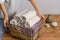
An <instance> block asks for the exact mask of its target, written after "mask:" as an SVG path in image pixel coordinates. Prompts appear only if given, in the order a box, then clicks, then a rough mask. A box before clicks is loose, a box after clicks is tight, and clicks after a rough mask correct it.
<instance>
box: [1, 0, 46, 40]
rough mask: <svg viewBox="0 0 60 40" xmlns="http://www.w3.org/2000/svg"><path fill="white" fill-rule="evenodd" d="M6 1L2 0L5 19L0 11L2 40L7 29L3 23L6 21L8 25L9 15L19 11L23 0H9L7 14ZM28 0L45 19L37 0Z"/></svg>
mask: <svg viewBox="0 0 60 40" xmlns="http://www.w3.org/2000/svg"><path fill="white" fill-rule="evenodd" d="M4 1H5V0H0V8H1V9H2V12H3V16H4V21H3V16H2V15H1V13H0V27H1V28H0V30H1V31H0V40H2V36H3V34H4V31H5V30H4V29H5V28H4V27H3V23H4V26H5V27H6V25H7V24H8V16H9V17H11V16H13V15H14V14H15V12H16V11H18V9H19V3H20V2H19V1H21V0H8V1H9V4H6V8H7V11H8V14H7V12H6V9H5V6H4ZM26 1H27V0H26ZM28 1H30V2H31V4H32V5H33V7H34V8H35V10H36V12H37V15H38V16H39V17H40V18H43V19H44V20H45V17H44V16H43V15H42V14H41V12H40V9H39V7H38V5H37V2H36V0H28ZM9 19H10V18H9Z"/></svg>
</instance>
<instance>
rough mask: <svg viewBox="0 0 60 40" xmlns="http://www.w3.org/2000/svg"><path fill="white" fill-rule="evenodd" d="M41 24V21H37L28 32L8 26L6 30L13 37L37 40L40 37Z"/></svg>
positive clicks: (14, 26) (15, 26) (17, 27)
mask: <svg viewBox="0 0 60 40" xmlns="http://www.w3.org/2000/svg"><path fill="white" fill-rule="evenodd" d="M41 24H42V21H39V22H37V23H36V24H35V27H34V28H31V29H29V30H28V29H26V28H21V27H19V26H17V25H11V24H10V25H9V27H8V30H9V33H10V34H11V35H12V36H14V37H17V38H21V39H25V40H36V38H38V37H39V35H40V29H41ZM23 29H25V30H23Z"/></svg>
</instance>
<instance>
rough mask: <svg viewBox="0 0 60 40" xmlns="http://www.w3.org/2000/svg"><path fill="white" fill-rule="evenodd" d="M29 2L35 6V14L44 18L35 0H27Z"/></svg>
mask: <svg viewBox="0 0 60 40" xmlns="http://www.w3.org/2000/svg"><path fill="white" fill-rule="evenodd" d="M29 1H30V2H31V4H32V5H33V7H34V8H35V10H36V11H37V15H38V16H39V17H40V18H43V19H45V17H44V16H43V15H42V14H41V12H40V8H39V6H38V4H37V2H36V0H29Z"/></svg>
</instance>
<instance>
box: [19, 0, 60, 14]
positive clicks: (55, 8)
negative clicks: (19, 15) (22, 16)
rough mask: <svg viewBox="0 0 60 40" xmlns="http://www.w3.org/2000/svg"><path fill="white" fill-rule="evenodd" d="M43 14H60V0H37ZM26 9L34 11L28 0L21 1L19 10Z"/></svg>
mask: <svg viewBox="0 0 60 40" xmlns="http://www.w3.org/2000/svg"><path fill="white" fill-rule="evenodd" d="M36 1H37V2H38V5H39V7H40V10H41V12H42V13H43V14H47V13H49V14H60V0H36ZM25 8H29V9H33V7H32V5H31V3H30V2H28V1H26V0H20V5H19V10H20V11H22V10H24V9H25Z"/></svg>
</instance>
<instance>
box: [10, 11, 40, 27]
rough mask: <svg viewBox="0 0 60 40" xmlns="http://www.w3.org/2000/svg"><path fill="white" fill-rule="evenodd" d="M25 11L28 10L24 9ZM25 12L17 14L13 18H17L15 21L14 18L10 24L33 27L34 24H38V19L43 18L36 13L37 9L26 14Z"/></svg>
mask: <svg viewBox="0 0 60 40" xmlns="http://www.w3.org/2000/svg"><path fill="white" fill-rule="evenodd" d="M24 12H26V11H24ZM24 12H22V13H21V14H19V15H17V14H16V15H15V16H14V18H13V20H15V22H14V21H13V20H11V21H10V24H13V25H17V26H20V27H25V28H31V27H32V26H33V25H34V24H36V23H37V22H38V21H40V20H41V19H40V18H39V17H38V16H37V15H36V12H35V11H29V12H27V13H25V14H24Z"/></svg>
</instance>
